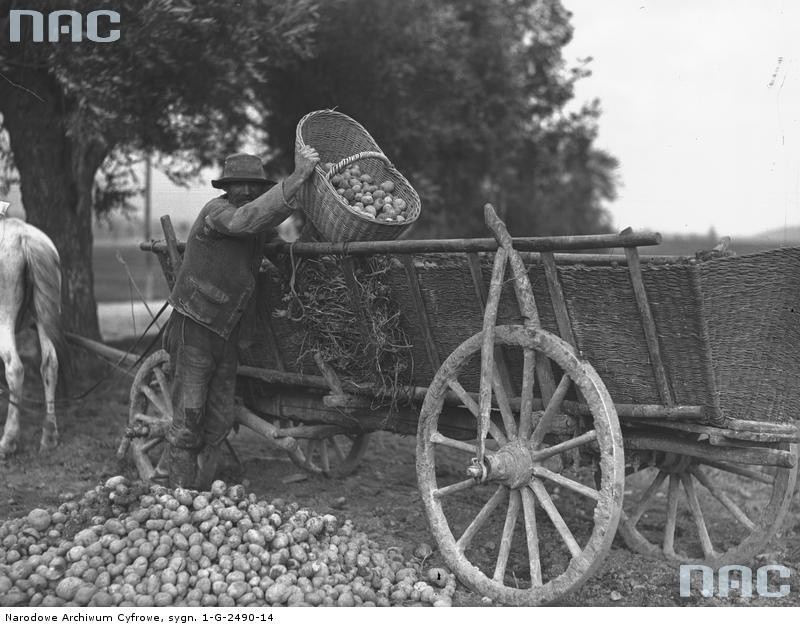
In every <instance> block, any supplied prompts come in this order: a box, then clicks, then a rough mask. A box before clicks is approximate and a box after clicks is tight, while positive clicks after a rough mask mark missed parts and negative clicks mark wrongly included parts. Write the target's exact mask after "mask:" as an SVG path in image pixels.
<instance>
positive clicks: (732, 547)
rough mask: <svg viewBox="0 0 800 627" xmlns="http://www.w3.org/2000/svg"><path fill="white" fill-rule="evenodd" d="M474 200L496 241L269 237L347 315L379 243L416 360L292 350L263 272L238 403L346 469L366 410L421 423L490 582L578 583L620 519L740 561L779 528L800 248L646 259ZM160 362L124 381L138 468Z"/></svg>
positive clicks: (264, 430)
mask: <svg viewBox="0 0 800 627" xmlns="http://www.w3.org/2000/svg"><path fill="white" fill-rule="evenodd" d="M485 213H486V222H487V225H488V227H489V228H490V229H491V231H492V233H493V235H494V238H493V239H471V240H425V241H416V240H403V241H395V242H353V243H350V244H328V243H294V244H293V245H291V246H290V245H288V244H286V245H274V246H273V247H272V249H271V251H268V252H273V253H274V252H279V253H289V254H290V255H291V258H292V260H293V262H294V263H295V264H296V263H297V262H298V260H301V259H313V258H320V257H322V256H331V255H333V256H335V259H337V262H336V263H337V264H338V268H339V271H340V272H341V275H342V277H343V279H344V281H345V282H346V284H347V286H348V290H349V294H350V296H351V299H350V303H349V304H346V305H348V306H350V307H351V308H352V311H353V312H354V315H356V316H361V317H363V315H364V314H363V311H360V308H361V306H362V305H361V304H360V300H359V299H360V294H359V285H358V280H357V272H358V268H359V267H360V264H362V263H364V261H365V259H370V258H375V257H376V256H382V258H383V259H387V260H388V262H387V268H388V270H387V273H386V277H385V281H386V285H387V286H388V289H389V294H390V300H391V301H392V302H393V303H394V304H395V305H396V306H397V308H398V311H399V315H400V316H401V320H402V328H403V330H404V331H405V333H406V335H407V337H408V338H409V340H410V350H411V354H412V357H413V362H414V370H413V376H412V377H411V379H410V380H409V381H408V382H407V385H405V386H404V387H403V395H402V398H401V399H400V400H399V401H398V397H397V395H396V394H395V395H394V396H393V397H392V398H391V399H390V400H391V401H393V402H388V400H387V399H388V398H389V397H390V396H392V395H391V393H390V392H389V391H387V390H386V389H385V388H378V387H377V386H375V385H374V384H372V383H370V382H359V381H355V382H354V381H349V380H348V379H347V377H346V376H345V375H346V374H347V373H337V372H335V369H333V368H332V367H331V366H330V365H329V364H327V363H325V361H324V360H323V359H322V358H320V355H319V354H317V355H316V356H315V359H314V360H313V362H312V363H311V364H309V363H308V360H307V359H306V361H305V362H302V359H300V358H299V346H300V344H301V343H302V341H303V335H302V334H303V329H302V325H297V324H295V323H292V322H291V320H289V319H287V317H286V316H285V315H284V316H282V317H276V314H281V313H282V310H283V309H285V306H286V305H285V302H284V300H282V296H283V291H282V290H284V289H285V285H282V284H281V282H280V280H279V279H278V278H276V276H275V275H274V273H273V274H270V273H267V274H266V275H265V276H264V279H263V280H264V281H266V282H267V284H268V285H267V286H268V287H269V288H270V289H267V290H266V296H264V297H263V300H261V301H260V302H259V303H258V307H259V311H260V312H261V313H262V314H264V315H263V317H262V319H261V324H260V326H259V333H258V335H257V339H256V344H255V346H254V347H253V348H252V349H251V350H250V351H249V352H248V353H247V354H246V355H245V358H244V359H243V362H244V363H243V364H242V366H241V367H240V382H241V383H242V386H241V388H242V395H243V398H242V402H241V404H239V405H238V406H237V416H236V419H237V421H238V423H239V424H240V425H243V426H245V427H247V428H249V429H251V430H253V431H254V432H255V433H257V434H259V435H261V436H263V438H264V440H265V442H266V443H267V444H268V445H270V446H272V447H277V448H280V449H283V450H285V451H286V452H287V453H288V454H289V456H290V457H291V458H292V460H293V461H294V462H295V463H297V464H298V465H300V466H301V467H302V468H304V469H306V470H308V471H311V472H319V473H325V474H328V475H331V476H342V475H345V474H347V473H350V472H353V471H354V470H355V468H356V466H357V464H358V462H359V460H360V459H361V457H362V455H363V453H364V450H365V449H366V447H367V446H368V438H369V433H370V432H373V431H376V430H390V431H394V432H398V433H405V434H416V435H417V475H418V480H419V489H420V493H421V496H422V501H423V503H424V507H425V511H426V514H427V517H428V520H429V524H430V529H431V532H432V533H433V535H434V537H435V539H436V542H437V544H438V547H439V550H440V552H441V554H442V556H443V557H444V560H445V562H446V563H447V565H448V566H449V567H450V568H451V569H452V570H453V571H454V572H455V574H456V575H457V576H458V578H459V579H460V581H461V582H462V583H463V584H465V585H467V586H469V587H470V588H472V589H473V590H475V591H477V592H478V593H480V594H483V595H487V596H489V597H491V598H493V599H496V600H498V601H500V602H502V603H506V604H513V605H535V604H541V603H548V602H553V601H555V600H556V599H558V598H560V597H561V596H563V595H564V594H566V593H568V592H569V591H571V590H574V589H575V588H576V587H577V586H579V585H580V584H581V583H582V582H584V581H585V580H586V579H587V578H588V577H589V576H590V575H591V574H592V573H593V572H594V571H595V570H596V569H597V567H598V566H599V565H600V564H601V562H602V560H603V558H604V557H605V556H606V555H607V553H608V551H609V549H610V546H611V543H612V541H613V539H614V536H615V534H616V532H617V529H618V526H619V530H620V532H621V535H622V537H623V538H624V540H625V542H626V543H627V544H628V546H629V547H631V548H632V549H634V550H637V551H640V552H642V553H645V554H648V555H652V556H656V557H659V558H662V559H666V560H670V561H674V562H677V563H691V564H696V563H707V564H712V565H717V566H721V565H730V564H738V563H747V560H750V559H751V558H752V557H753V556H754V555H756V554H758V553H759V552H760V551H762V550H763V548H764V547H765V546H766V544H767V543H768V542H769V541H770V540H771V539H772V538H773V536H774V535H775V533H776V531H777V530H778V529H779V528H780V526H781V522H782V519H783V516H784V514H785V513H786V511H787V508H788V506H789V502H790V499H791V497H792V493H793V490H794V486H795V480H796V476H797V445H796V443H797V441H798V429H797V426H796V424H797V423H796V422H793V421H794V420H795V418H796V416H797V411H798V409H800V387H799V386H797V385H796V381H797V377H798V375H800V360H798V359H797V357H796V348H797V346H798V345H799V344H798V340H800V337H798V334H799V333H800V325H798V324H797V321H798V312H800V289H798V287H800V285H798V282H800V249H781V250H778V251H770V252H769V253H759V254H755V255H745V256H742V257H720V258H715V259H710V260H707V261H699V260H696V259H694V258H687V257H673V256H669V257H668V256H652V255H651V256H642V257H640V255H639V252H638V249H637V247H638V246H645V245H651V244H656V243H658V242H659V240H660V238H659V236H658V235H657V234H647V233H644V234H635V233H630V232H623V233H621V234H619V235H607V236H576V237H548V238H516V239H512V238H511V237H510V236H509V234H508V233H507V231H506V229H505V226H504V225H503V223H502V222H501V221H500V220H499V219H498V218H497V216H496V214H495V213H494V211H493V210H492V208H491V207H490V206H488V205H487V207H486V212H485ZM162 223H164V224H165V240H163V241H159V242H150V243H146V244H142V246H141V247H142V249H143V250H148V251H152V252H154V253H156V254H158V257H159V260H160V262H161V264H162V268H163V270H164V273H165V276H166V279H167V281H168V282H169V283H170V285H171V284H172V281H173V280H174V276H175V270H176V268H177V267H178V265H179V264H180V261H181V251H182V245H180V244H179V243H178V242H177V241H176V240H175V236H174V233H173V232H172V230H171V227H170V226H169V222H168V220H166V221H164V220H162ZM618 247H619V248H623V249H624V254H611V253H608V252H605V251H606V250H607V249H612V248H618ZM569 251H583V252H580V253H576V252H569ZM586 251H591V252H586ZM507 268H510V273H507V272H506V270H507ZM507 274H508V276H506V275H507ZM504 286H505V289H503V288H504ZM512 288H513V289H512ZM360 319H363V318H360ZM365 332H367V331H366V330H365ZM169 384H170V369H169V357H168V356H167V355H166V353H164V352H163V351H158V352H156V353H154V354H152V355H151V356H149V357H148V358H147V359H146V361H145V362H144V363H143V365H142V366H141V368H140V369H139V371H138V373H137V375H136V378H135V381H134V384H133V387H132V391H131V410H130V423H129V425H128V431H127V432H126V438H125V443H126V446H127V444H130V447H129V448H130V451H131V455H132V458H133V460H134V461H135V463H136V466H137V468H138V471H139V473H140V474H141V475H142V477H144V478H147V477H149V476H150V475H151V474H152V472H153V467H154V463H155V460H156V459H157V457H158V451H159V447H160V446H162V444H161V443H162V441H163V436H164V433H165V432H166V429H167V428H168V426H169V423H170V420H171V403H170V398H169V394H168V390H169ZM623 496H624V498H623ZM567 510H569V512H570V515H569V516H568V517H567V518H569V520H570V522H569V523H567V522H566V521H565V519H564V516H563V514H564V512H565V511H567ZM707 519H713V525H709V524H708V523H707ZM515 532H516V533H515ZM715 533H716V535H715Z"/></svg>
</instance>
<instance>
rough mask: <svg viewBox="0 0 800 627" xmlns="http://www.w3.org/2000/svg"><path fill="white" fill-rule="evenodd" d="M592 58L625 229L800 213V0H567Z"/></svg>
mask: <svg viewBox="0 0 800 627" xmlns="http://www.w3.org/2000/svg"><path fill="white" fill-rule="evenodd" d="M562 1H563V4H564V6H565V7H566V8H567V9H568V10H569V11H571V12H572V14H573V16H572V24H573V26H574V29H575V30H574V36H573V41H572V42H571V43H570V44H569V46H568V47H566V48H565V50H564V56H565V59H566V60H567V61H568V62H573V63H574V62H575V60H576V59H579V58H582V57H587V56H591V57H592V58H593V60H592V62H591V63H590V65H589V67H590V69H591V70H592V72H593V74H592V76H591V77H590V78H587V79H584V80H583V81H581V82H580V83H579V86H578V89H577V92H576V100H577V101H578V102H584V101H587V100H591V99H592V98H595V97H597V98H599V99H600V101H601V106H602V110H603V114H602V117H601V119H600V125H599V137H598V141H597V145H598V147H600V148H603V149H605V150H608V151H609V152H610V153H612V154H613V155H614V156H616V157H617V159H619V161H620V167H619V172H618V175H619V179H620V181H621V186H620V189H619V198H618V199H617V200H616V201H615V202H614V203H613V204H611V205H610V206H609V209H610V211H611V215H612V216H613V220H614V223H615V226H616V227H618V228H620V229H621V228H624V227H626V226H632V227H634V228H637V229H639V228H652V229H654V230H657V231H660V232H662V233H682V234H687V233H703V232H707V231H708V230H709V228H711V227H714V228H715V229H716V230H717V232H718V234H720V235H732V236H735V235H750V234H757V233H760V232H763V231H768V230H774V229H784V230H785V229H787V227H789V226H793V225H798V224H800V121H799V120H798V116H800V36H798V35H799V34H800V33H799V32H798V24H800V2H796V1H792V0H786V1H779V0H759V1H757V0H748V1H742V0H633V1H632V0H605V1H603V2H598V1H597V0H562Z"/></svg>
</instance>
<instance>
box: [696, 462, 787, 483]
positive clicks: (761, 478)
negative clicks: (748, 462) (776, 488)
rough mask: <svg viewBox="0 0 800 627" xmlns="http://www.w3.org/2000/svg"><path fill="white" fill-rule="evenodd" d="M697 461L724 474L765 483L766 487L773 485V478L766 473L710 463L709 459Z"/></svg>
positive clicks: (726, 464)
mask: <svg viewBox="0 0 800 627" xmlns="http://www.w3.org/2000/svg"><path fill="white" fill-rule="evenodd" d="M698 461H699V462H700V463H702V464H704V465H706V466H711V467H712V468H718V469H719V470H724V471H725V472H730V473H732V474H734V475H739V476H740V477H746V478H748V479H753V480H754V481H758V482H759V483H765V484H767V485H772V484H773V483H775V478H774V477H773V476H772V475H768V474H767V473H765V472H761V471H759V470H751V469H750V468H741V467H739V466H734V465H733V464H728V463H726V462H717V461H711V460H710V459H700V460H698Z"/></svg>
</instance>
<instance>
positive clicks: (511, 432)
mask: <svg viewBox="0 0 800 627" xmlns="http://www.w3.org/2000/svg"><path fill="white" fill-rule="evenodd" d="M492 389H493V390H494V396H495V398H496V399H497V406H498V407H499V408H500V415H501V416H502V417H503V426H504V427H505V430H506V435H507V436H508V438H509V439H513V438H514V437H515V436H516V435H517V424H516V422H515V421H514V412H513V411H512V409H511V403H509V402H508V392H507V390H506V389H505V386H503V382H502V380H501V379H500V373H499V372H498V371H497V363H495V365H494V371H493V373H492Z"/></svg>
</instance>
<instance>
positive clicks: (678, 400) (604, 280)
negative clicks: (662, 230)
mask: <svg viewBox="0 0 800 627" xmlns="http://www.w3.org/2000/svg"><path fill="white" fill-rule="evenodd" d="M696 273H697V267H696V266H695V265H694V264H689V263H675V264H668V265H644V266H643V267H642V280H643V282H644V287H645V290H646V292H647V295H648V300H649V304H650V310H651V312H652V314H653V320H654V323H655V327H656V332H657V336H658V343H659V348H660V352H661V359H662V362H663V365H664V370H665V372H666V375H667V379H668V385H669V389H670V391H671V393H672V395H673V399H674V402H675V404H677V405H700V406H703V407H704V408H705V413H706V417H707V419H708V421H709V422H712V423H715V424H719V423H720V422H721V421H722V416H721V413H720V411H719V407H718V404H717V395H716V393H715V383H714V371H713V363H712V354H711V346H710V343H709V337H708V333H707V331H706V328H705V322H704V319H703V314H704V312H703V307H702V297H701V293H700V288H699V284H698V281H697V278H696ZM559 278H560V281H561V283H562V286H563V291H564V296H565V299H566V304H567V311H568V312H569V317H570V321H571V325H572V328H573V332H574V335H575V340H576V343H577V348H578V349H579V350H580V351H581V353H582V354H583V356H584V357H585V358H586V359H587V360H588V361H589V362H590V363H591V364H592V365H593V366H594V367H595V369H596V370H597V372H598V374H599V375H600V377H601V378H602V379H603V382H604V383H605V385H606V386H607V388H608V390H609V393H610V394H611V397H612V398H613V399H614V401H615V402H617V403H633V404H649V405H664V404H665V402H664V400H663V399H662V398H661V396H660V394H659V389H658V385H657V382H656V377H655V374H654V369H653V363H652V358H651V355H650V353H649V351H648V347H647V341H646V338H645V333H644V327H643V323H642V320H641V316H640V313H639V310H638V309H637V306H636V300H635V296H634V293H633V287H632V283H631V279H630V274H629V271H628V268H627V267H625V266H616V267H615V266H611V265H608V266H591V267H588V266H564V267H561V268H559Z"/></svg>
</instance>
